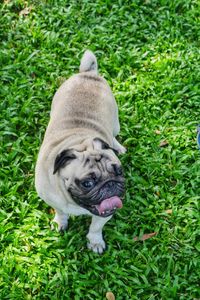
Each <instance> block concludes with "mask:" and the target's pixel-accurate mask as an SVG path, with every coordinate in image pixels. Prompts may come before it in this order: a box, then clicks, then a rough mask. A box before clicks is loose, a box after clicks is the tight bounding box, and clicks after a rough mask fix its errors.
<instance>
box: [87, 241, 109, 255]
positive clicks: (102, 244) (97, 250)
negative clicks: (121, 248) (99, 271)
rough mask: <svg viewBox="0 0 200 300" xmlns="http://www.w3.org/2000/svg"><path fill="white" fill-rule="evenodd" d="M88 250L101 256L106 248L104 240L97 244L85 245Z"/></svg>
mask: <svg viewBox="0 0 200 300" xmlns="http://www.w3.org/2000/svg"><path fill="white" fill-rule="evenodd" d="M87 246H88V249H90V250H92V251H93V252H95V253H98V254H102V253H103V252H104V250H105V248H106V244H105V242H104V240H101V241H99V242H98V243H91V242H89V243H88V244H87Z"/></svg>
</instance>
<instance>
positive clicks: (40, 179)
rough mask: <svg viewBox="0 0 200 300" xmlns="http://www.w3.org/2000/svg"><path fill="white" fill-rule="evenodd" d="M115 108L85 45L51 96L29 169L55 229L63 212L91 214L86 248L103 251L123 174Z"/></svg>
mask: <svg viewBox="0 0 200 300" xmlns="http://www.w3.org/2000/svg"><path fill="white" fill-rule="evenodd" d="M119 131H120V125H119V120H118V107H117V104H116V101H115V98H114V96H113V94H112V91H111V89H110V87H109V85H108V83H107V81H106V80H105V79H104V78H102V77H101V76H99V75H98V65H97V59H96V56H95V55H94V54H93V53H92V52H91V51H90V50H86V52H85V53H84V55H83V57H82V60H81V64H80V67H79V73H78V74H75V75H73V76H72V77H70V78H69V79H68V80H66V81H65V82H64V83H63V84H62V85H61V87H60V88H59V89H58V90H57V92H56V93H55V95H54V98H53V101H52V105H51V112H50V121H49V124H48V126H47V129H46V132H45V135H44V140H43V142H42V145H41V148H40V151H39V154H38V159H37V163H36V169H35V186H36V191H37V193H38V195H39V197H40V198H42V199H43V200H44V201H45V202H46V203H48V204H49V205H50V206H51V207H53V208H54V210H55V218H54V220H53V221H54V222H56V223H57V224H58V230H60V231H61V230H66V228H67V224H68V217H69V215H81V214H86V215H89V216H92V222H91V225H90V228H89V232H88V234H87V239H88V248H89V249H91V250H93V251H94V252H96V253H102V252H103V251H104V250H105V247H106V245H105V241H104V239H103V236H102V228H103V226H104V225H105V223H106V222H108V220H109V219H110V218H111V217H112V215H113V214H114V212H115V210H116V209H117V208H121V207H122V200H121V198H122V196H123V195H124V192H125V179H124V175H123V171H122V166H121V163H120V161H119V159H118V157H117V155H118V154H120V153H125V151H126V149H125V148H124V147H123V146H122V145H121V144H120V143H119V142H118V141H117V140H116V136H117V135H118V133H119Z"/></svg>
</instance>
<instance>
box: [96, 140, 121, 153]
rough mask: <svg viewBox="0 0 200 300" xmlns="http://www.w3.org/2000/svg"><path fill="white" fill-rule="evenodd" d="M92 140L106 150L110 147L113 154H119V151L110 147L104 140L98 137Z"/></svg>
mask: <svg viewBox="0 0 200 300" xmlns="http://www.w3.org/2000/svg"><path fill="white" fill-rule="evenodd" d="M94 142H97V143H100V145H101V149H106V150H107V149H111V150H113V152H114V153H115V154H119V152H118V151H117V150H116V149H114V148H112V147H110V146H109V145H108V143H106V142H104V141H103V140H102V139H100V138H95V139H94Z"/></svg>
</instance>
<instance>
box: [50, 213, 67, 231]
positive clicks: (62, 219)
mask: <svg viewBox="0 0 200 300" xmlns="http://www.w3.org/2000/svg"><path fill="white" fill-rule="evenodd" d="M55 212H56V214H55V217H54V219H53V222H55V223H57V225H58V231H64V230H66V229H67V225H68V215H66V214H64V213H62V212H61V211H59V210H57V209H55ZM51 229H54V225H53V224H52V225H51Z"/></svg>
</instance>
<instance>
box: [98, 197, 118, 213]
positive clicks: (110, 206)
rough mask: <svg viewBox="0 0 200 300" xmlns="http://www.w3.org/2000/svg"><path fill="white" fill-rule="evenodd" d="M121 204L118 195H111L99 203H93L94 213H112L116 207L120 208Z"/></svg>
mask: <svg viewBox="0 0 200 300" xmlns="http://www.w3.org/2000/svg"><path fill="white" fill-rule="evenodd" d="M122 206H123V204H122V201H121V199H120V198H119V197H118V196H113V197H110V198H107V199H104V200H103V201H101V203H100V204H98V205H94V208H95V211H96V213H97V214H98V215H99V216H101V217H108V216H110V215H112V214H113V213H114V212H115V211H116V209H118V208H122Z"/></svg>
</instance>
